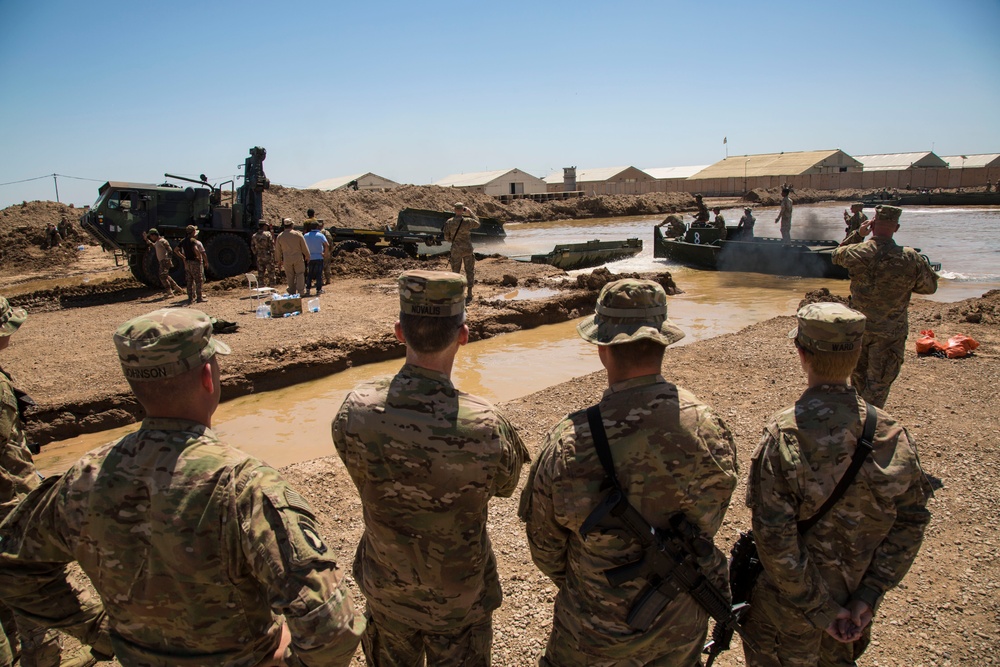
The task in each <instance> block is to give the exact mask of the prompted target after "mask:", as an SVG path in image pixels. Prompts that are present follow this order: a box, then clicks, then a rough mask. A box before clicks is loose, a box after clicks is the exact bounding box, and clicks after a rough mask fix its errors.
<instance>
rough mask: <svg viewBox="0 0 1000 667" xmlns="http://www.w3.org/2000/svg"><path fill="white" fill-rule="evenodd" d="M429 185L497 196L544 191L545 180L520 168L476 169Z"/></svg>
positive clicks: (531, 193)
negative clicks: (476, 170)
mask: <svg viewBox="0 0 1000 667" xmlns="http://www.w3.org/2000/svg"><path fill="white" fill-rule="evenodd" d="M431 185H438V186H441V187H442V188H462V189H464V190H470V191H472V192H480V193H482V194H486V195H490V196H493V197H499V196H501V195H533V194H541V193H544V192H545V181H543V180H542V179H540V178H538V177H537V176H532V175H531V174H528V173H526V172H523V171H521V170H520V169H500V170H498V171H478V172H473V173H468V174H452V175H451V176H446V177H445V178H442V179H441V180H440V181H435V182H434V183H432V184H431Z"/></svg>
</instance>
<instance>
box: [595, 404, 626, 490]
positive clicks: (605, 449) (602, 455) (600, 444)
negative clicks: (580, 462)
mask: <svg viewBox="0 0 1000 667" xmlns="http://www.w3.org/2000/svg"><path fill="white" fill-rule="evenodd" d="M587 423H588V424H590V435H591V437H593V439H594V449H596V450H597V458H598V459H600V461H601V466H602V467H603V468H604V475H605V477H606V478H607V481H608V482H610V483H611V485H612V486H614V487H615V489H617V490H618V491H619V492H621V494H622V496H624V495H625V491H624V490H623V489H622V485H621V483H619V481H618V473H616V472H615V461H614V459H613V458H612V457H611V447H610V446H609V445H608V433H607V431H605V430H604V420H603V419H601V406H600V405H592V406H590V407H589V408H587Z"/></svg>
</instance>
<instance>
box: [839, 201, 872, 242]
mask: <svg viewBox="0 0 1000 667" xmlns="http://www.w3.org/2000/svg"><path fill="white" fill-rule="evenodd" d="M863 206H864V205H863V204H851V215H850V216H848V215H847V213H844V224H846V225H847V227H846V228H845V229H844V233H845V234H847V235H848V236H850V234H851V232H856V231H858V230H859V229H861V223H863V222H865V221H866V220H868V216H867V215H865V214H864V212H863V211H862V210H861V209H862V207H863ZM855 208H856V209H858V210H856V211H855V210H854V209H855Z"/></svg>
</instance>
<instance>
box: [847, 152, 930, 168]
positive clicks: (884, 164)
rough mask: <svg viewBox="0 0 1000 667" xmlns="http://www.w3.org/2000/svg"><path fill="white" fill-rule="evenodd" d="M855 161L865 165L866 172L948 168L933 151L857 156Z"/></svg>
mask: <svg viewBox="0 0 1000 667" xmlns="http://www.w3.org/2000/svg"><path fill="white" fill-rule="evenodd" d="M854 159H855V160H857V161H858V162H860V163H861V164H863V165H864V170H865V171H902V170H904V169H918V168H938V169H942V168H945V167H947V166H948V163H947V162H945V161H944V160H942V159H941V158H939V157H938V156H937V155H935V154H934V153H932V152H931V151H921V152H919V153H876V154H874V155H855V156H854Z"/></svg>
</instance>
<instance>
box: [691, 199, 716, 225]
mask: <svg viewBox="0 0 1000 667" xmlns="http://www.w3.org/2000/svg"><path fill="white" fill-rule="evenodd" d="M694 201H695V203H696V204H697V205H698V212H697V213H695V214H694V223H693V224H694V225H695V226H696V227H707V226H708V221H709V220H711V219H712V214H711V213H710V212H709V210H708V207H707V206H705V201H704V200H703V199H702V196H701V195H695V196H694Z"/></svg>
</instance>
